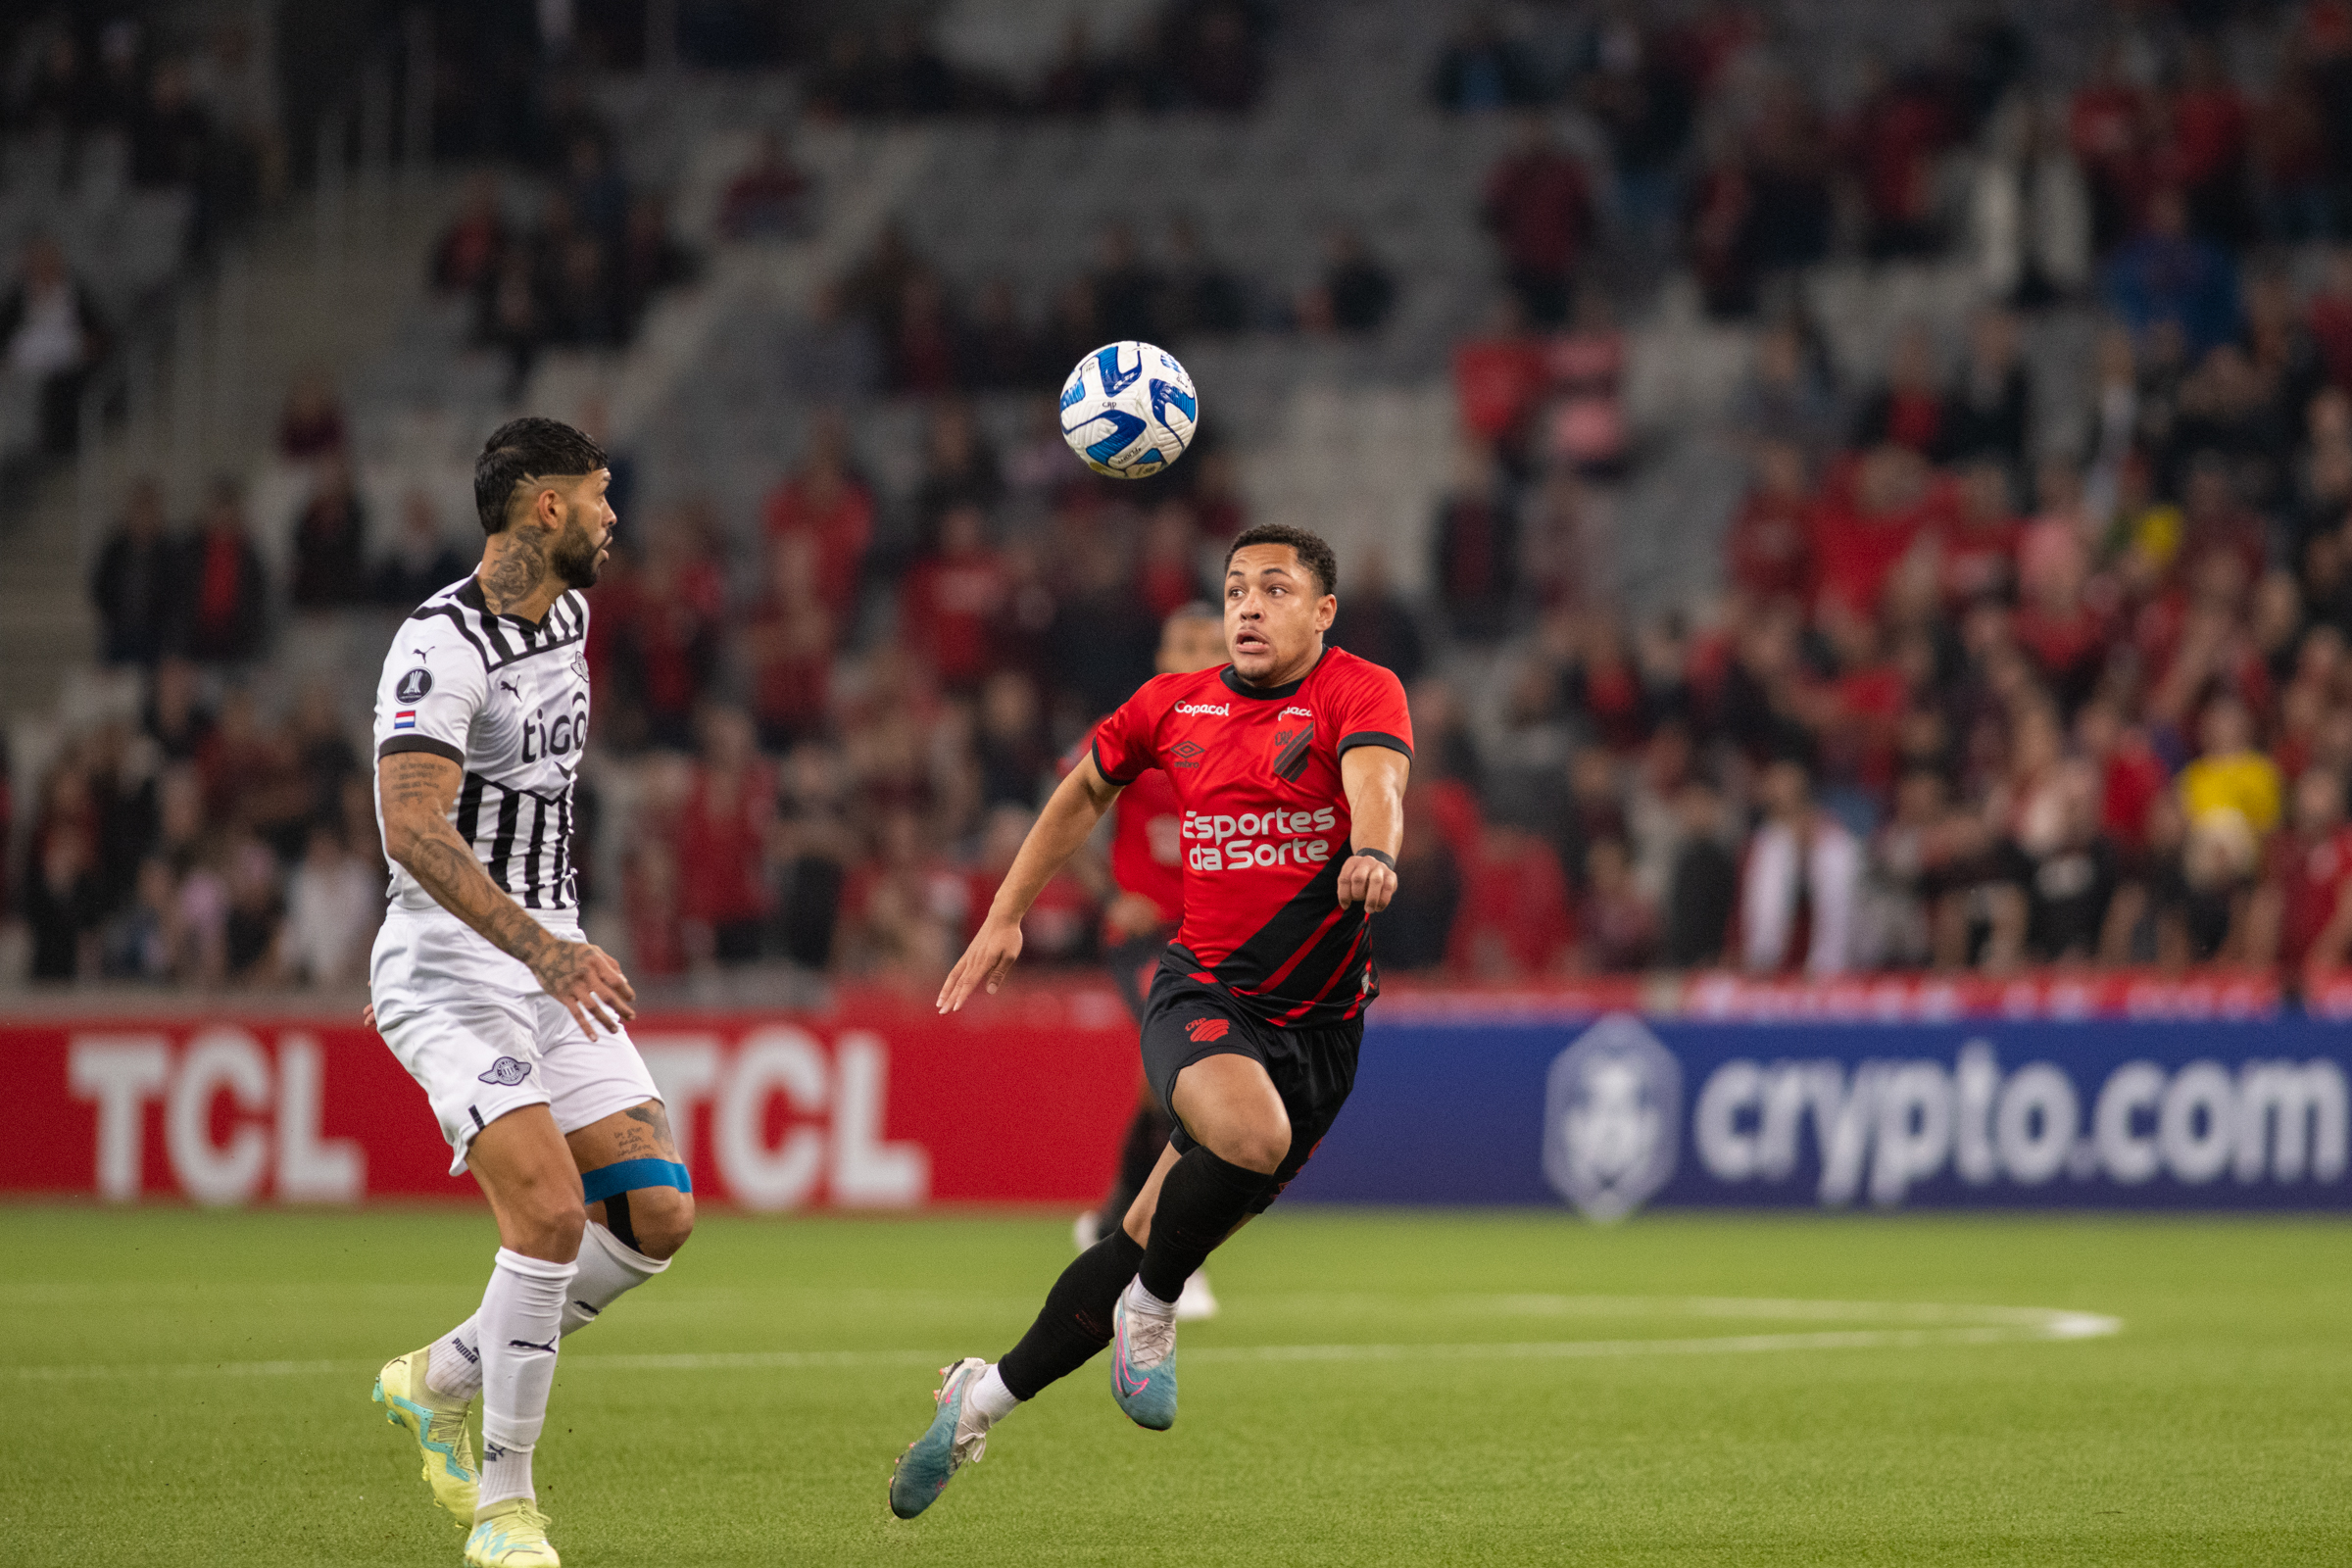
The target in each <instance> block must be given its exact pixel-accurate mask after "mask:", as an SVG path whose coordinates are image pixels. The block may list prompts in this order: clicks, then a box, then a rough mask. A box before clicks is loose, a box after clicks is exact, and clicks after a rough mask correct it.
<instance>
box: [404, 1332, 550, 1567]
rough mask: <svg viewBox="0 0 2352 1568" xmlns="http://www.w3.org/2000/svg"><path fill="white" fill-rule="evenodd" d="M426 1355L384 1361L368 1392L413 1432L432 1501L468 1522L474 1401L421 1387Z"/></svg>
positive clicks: (474, 1474) (477, 1479) (476, 1491)
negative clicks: (469, 1416)
mask: <svg viewBox="0 0 2352 1568" xmlns="http://www.w3.org/2000/svg"><path fill="white" fill-rule="evenodd" d="M425 1355H426V1351H424V1350H411V1351H410V1352H409V1353H408V1354H406V1355H399V1356H394V1357H393V1358H392V1359H391V1360H389V1361H386V1362H385V1363H384V1369H383V1370H382V1371H381V1372H378V1373H377V1374H376V1375H375V1394H374V1395H373V1397H374V1399H375V1402H376V1403H378V1404H380V1405H382V1406H383V1407H384V1419H385V1420H387V1421H389V1422H391V1423H392V1424H393V1425H394V1426H396V1427H406V1428H407V1429H408V1430H409V1432H410V1433H412V1434H413V1435H414V1436H415V1437H416V1439H417V1449H418V1450H419V1451H420V1452H421V1453H422V1454H423V1456H424V1484H425V1485H426V1486H428V1487H430V1488H432V1489H433V1500H434V1501H435V1502H437V1503H439V1504H440V1505H441V1506H442V1507H444V1508H447V1509H448V1510H449V1511H450V1512H451V1513H452V1514H455V1515H456V1516H457V1520H458V1523H460V1524H462V1525H466V1524H471V1523H473V1508H474V1500H475V1498H476V1497H477V1496H479V1495H480V1493H481V1486H482V1477H481V1472H480V1471H478V1470H476V1469H475V1468H474V1466H473V1439H472V1438H470V1437H469V1436H467V1435H466V1408H467V1407H468V1406H470V1405H471V1404H472V1403H473V1401H472V1400H471V1399H451V1398H448V1397H445V1396H443V1395H438V1394H435V1393H434V1392H433V1391H432V1390H431V1389H430V1388H428V1387H426V1385H425V1381H424V1359H425ZM548 1561H550V1562H553V1561H555V1558H554V1557H552V1556H551V1557H549V1558H548Z"/></svg>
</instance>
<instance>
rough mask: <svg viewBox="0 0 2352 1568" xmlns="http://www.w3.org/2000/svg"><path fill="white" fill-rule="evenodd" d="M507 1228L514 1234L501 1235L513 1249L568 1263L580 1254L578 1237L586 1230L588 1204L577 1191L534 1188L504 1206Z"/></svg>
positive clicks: (542, 1187) (551, 1260) (531, 1255)
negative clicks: (518, 1199)
mask: <svg viewBox="0 0 2352 1568" xmlns="http://www.w3.org/2000/svg"><path fill="white" fill-rule="evenodd" d="M504 1219H505V1220H506V1223H507V1227H508V1228H511V1229H512V1230H513V1231H515V1233H516V1234H515V1235H513V1236H511V1237H507V1238H503V1239H504V1240H505V1241H506V1244H507V1245H508V1246H509V1247H511V1248H513V1249H514V1250H516V1251H519V1252H522V1253H524V1254H525V1255H526V1256H530V1257H543V1258H546V1259H547V1260H548V1261H549V1262H553V1263H568V1262H570V1261H571V1260H572V1259H573V1258H575V1257H577V1256H579V1255H580V1238H581V1237H582V1236H583V1235H585V1234H586V1233H587V1230H588V1205H587V1204H585V1203H583V1202H582V1201H580V1198H579V1195H578V1193H577V1192H573V1193H571V1194H568V1195H566V1194H564V1193H563V1192H561V1191H559V1190H556V1189H554V1188H552V1187H546V1186H541V1187H535V1188H533V1189H532V1190H531V1191H529V1192H527V1193H525V1194H524V1195H523V1196H522V1198H521V1200H520V1201H517V1202H515V1203H512V1204H510V1205H509V1206H508V1212H507V1214H506V1215H505V1216H504Z"/></svg>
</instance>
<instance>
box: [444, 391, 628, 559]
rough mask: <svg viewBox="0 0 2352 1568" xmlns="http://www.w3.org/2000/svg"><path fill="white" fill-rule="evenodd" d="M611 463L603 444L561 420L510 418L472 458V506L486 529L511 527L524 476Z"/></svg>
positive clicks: (572, 475) (577, 472) (567, 474)
mask: <svg viewBox="0 0 2352 1568" xmlns="http://www.w3.org/2000/svg"><path fill="white" fill-rule="evenodd" d="M606 466H609V465H608V464H607V463H606V461H605V449H604V448H603V447H600V446H598V445H597V444H596V443H595V442H594V441H592V440H590V439H589V438H588V437H587V436H586V435H584V434H582V433H581V432H580V431H578V430H575V429H573V428H572V427H571V426H570V425H568V424H565V423H564V421H563V420H561V419H547V418H541V417H538V416H536V415H531V416H526V417H523V418H519V419H510V420H508V421H507V422H506V423H505V424H502V425H500V426H499V427H498V428H497V429H495V430H493V431H491V432H490V439H489V440H487V441H485V442H483V443H482V455H481V456H480V457H479V458H477V459H475V460H474V465H473V510H474V511H475V512H476V513H477V514H478V515H480V517H481V520H482V532H484V533H504V532H506V531H507V520H508V519H507V509H508V507H509V506H510V505H511V504H512V503H513V502H514V499H515V486H516V485H518V484H520V483H522V482H523V481H524V480H525V479H549V478H558V477H561V478H567V479H576V478H578V477H580V476H581V475H582V474H590V473H594V472H595V471H596V470H597V469H599V468H602V467H606Z"/></svg>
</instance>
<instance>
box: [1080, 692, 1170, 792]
mask: <svg viewBox="0 0 2352 1568" xmlns="http://www.w3.org/2000/svg"><path fill="white" fill-rule="evenodd" d="M1160 684H1161V683H1160V681H1159V680H1148V681H1146V682H1144V684H1143V685H1142V686H1141V687H1139V688H1137V690H1136V694H1135V695H1134V696H1133V697H1130V698H1128V699H1127V700H1126V701H1125V702H1123V703H1121V704H1120V705H1119V706H1118V707H1117V708H1115V709H1113V710H1112V711H1111V714H1110V716H1109V717H1108V718H1105V719H1104V720H1103V722H1102V723H1100V724H1097V725H1096V726H1095V739H1094V753H1095V766H1096V768H1097V769H1098V770H1099V771H1100V772H1101V773H1102V775H1103V778H1104V779H1105V780H1107V781H1108V782H1110V783H1112V784H1116V785H1119V786H1120V787H1121V788H1124V787H1125V786H1127V785H1129V784H1132V783H1134V782H1135V781H1136V780H1137V779H1138V778H1141V777H1142V776H1143V775H1144V773H1145V772H1146V771H1147V770H1148V769H1151V768H1154V767H1157V766H1158V765H1159V719H1160V713H1161V711H1162V710H1163V709H1164V708H1165V707H1166V703H1165V701H1164V699H1162V698H1161V697H1160V695H1159V691H1158V688H1159V686H1160Z"/></svg>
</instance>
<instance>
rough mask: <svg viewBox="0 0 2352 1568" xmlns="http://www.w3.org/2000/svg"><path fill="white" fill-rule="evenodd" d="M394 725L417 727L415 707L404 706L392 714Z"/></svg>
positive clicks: (399, 727)
mask: <svg viewBox="0 0 2352 1568" xmlns="http://www.w3.org/2000/svg"><path fill="white" fill-rule="evenodd" d="M392 727H393V728H394V729H415V728H416V727H417V710H415V709H414V708H404V709H402V710H400V711H398V712H396V713H394V714H393V715H392Z"/></svg>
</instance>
